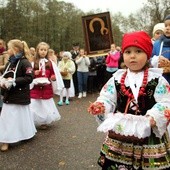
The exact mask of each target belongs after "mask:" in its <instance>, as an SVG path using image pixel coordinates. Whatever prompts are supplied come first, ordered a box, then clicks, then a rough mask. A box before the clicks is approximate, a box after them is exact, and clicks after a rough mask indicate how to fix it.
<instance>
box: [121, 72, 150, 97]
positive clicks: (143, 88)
mask: <svg viewBox="0 0 170 170" xmlns="http://www.w3.org/2000/svg"><path fill="white" fill-rule="evenodd" d="M126 75H127V71H126V72H125V73H124V74H123V75H122V78H121V80H120V88H121V91H122V93H123V94H124V95H126V96H128V98H129V99H133V98H134V96H133V93H132V92H130V89H127V90H126V87H125V78H126ZM147 82H148V69H146V70H145V71H144V76H143V81H142V86H141V87H140V89H139V94H138V97H139V96H145V95H146V92H145V87H146V84H147Z"/></svg>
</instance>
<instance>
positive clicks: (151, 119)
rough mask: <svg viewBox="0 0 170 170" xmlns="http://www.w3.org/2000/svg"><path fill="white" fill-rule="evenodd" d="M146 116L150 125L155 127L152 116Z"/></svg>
mask: <svg viewBox="0 0 170 170" xmlns="http://www.w3.org/2000/svg"><path fill="white" fill-rule="evenodd" d="M147 117H148V118H149V120H150V125H151V127H155V126H156V122H155V120H154V118H153V117H152V116H149V115H147Z"/></svg>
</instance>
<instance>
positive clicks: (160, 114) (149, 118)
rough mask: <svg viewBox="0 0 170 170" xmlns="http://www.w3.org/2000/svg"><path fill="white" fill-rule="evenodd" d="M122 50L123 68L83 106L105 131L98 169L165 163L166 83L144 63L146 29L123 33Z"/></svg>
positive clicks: (169, 147)
mask: <svg viewBox="0 0 170 170" xmlns="http://www.w3.org/2000/svg"><path fill="white" fill-rule="evenodd" d="M122 52H123V59H124V63H125V65H126V67H127V69H120V70H118V71H117V72H115V73H114V74H113V77H112V78H110V79H109V81H108V82H107V83H106V85H104V87H103V88H102V90H101V92H100V96H99V97H98V98H97V101H95V102H94V103H92V104H91V105H90V107H89V109H88V111H89V112H90V113H91V114H93V115H96V118H97V120H98V121H99V122H100V123H101V124H100V125H99V127H98V131H102V132H107V137H106V139H105V141H104V142H103V145H102V148H101V153H100V157H99V160H98V163H99V165H100V166H101V167H102V169H103V170H112V169H114V170H119V169H125V170H133V169H140V170H141V169H153V170H157V169H169V168H170V140H169V135H168V133H167V125H168V123H169V121H170V85H169V84H168V82H167V80H166V79H165V78H164V77H163V76H162V70H161V69H159V68H149V67H148V60H149V59H150V56H151V53H152V42H151V38H150V37H149V35H148V34H147V33H146V32H144V31H139V32H132V33H127V34H125V35H124V37H123V41H122Z"/></svg>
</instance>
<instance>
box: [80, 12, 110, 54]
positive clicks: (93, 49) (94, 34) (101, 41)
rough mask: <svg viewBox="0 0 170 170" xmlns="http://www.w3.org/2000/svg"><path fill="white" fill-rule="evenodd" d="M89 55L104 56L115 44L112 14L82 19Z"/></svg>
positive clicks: (99, 14) (105, 13)
mask: <svg viewBox="0 0 170 170" xmlns="http://www.w3.org/2000/svg"><path fill="white" fill-rule="evenodd" d="M82 23H83V31H84V38H85V46H86V51H87V55H102V54H105V53H107V52H108V51H109V50H110V45H111V44H112V43H113V36H112V29H111V20H110V13H109V12H104V13H98V14H94V15H88V16H83V17H82Z"/></svg>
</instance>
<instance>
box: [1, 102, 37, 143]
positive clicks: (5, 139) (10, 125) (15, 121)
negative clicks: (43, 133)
mask: <svg viewBox="0 0 170 170" xmlns="http://www.w3.org/2000/svg"><path fill="white" fill-rule="evenodd" d="M35 133H36V128H35V125H34V120H33V115H32V114H31V111H30V107H29V105H18V104H17V105H16V104H6V103H3V107H2V111H1V114H0V142H1V143H15V142H19V141H22V140H26V139H30V138H32V137H33V136H34V135H35Z"/></svg>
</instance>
